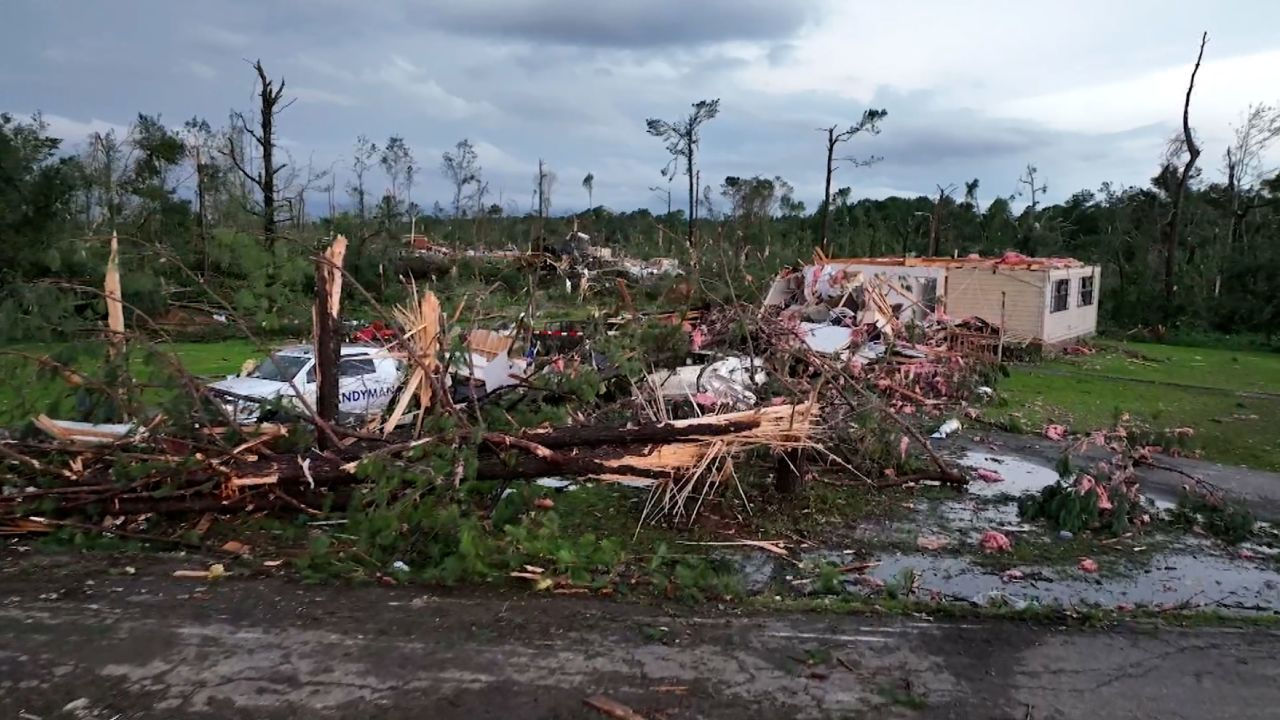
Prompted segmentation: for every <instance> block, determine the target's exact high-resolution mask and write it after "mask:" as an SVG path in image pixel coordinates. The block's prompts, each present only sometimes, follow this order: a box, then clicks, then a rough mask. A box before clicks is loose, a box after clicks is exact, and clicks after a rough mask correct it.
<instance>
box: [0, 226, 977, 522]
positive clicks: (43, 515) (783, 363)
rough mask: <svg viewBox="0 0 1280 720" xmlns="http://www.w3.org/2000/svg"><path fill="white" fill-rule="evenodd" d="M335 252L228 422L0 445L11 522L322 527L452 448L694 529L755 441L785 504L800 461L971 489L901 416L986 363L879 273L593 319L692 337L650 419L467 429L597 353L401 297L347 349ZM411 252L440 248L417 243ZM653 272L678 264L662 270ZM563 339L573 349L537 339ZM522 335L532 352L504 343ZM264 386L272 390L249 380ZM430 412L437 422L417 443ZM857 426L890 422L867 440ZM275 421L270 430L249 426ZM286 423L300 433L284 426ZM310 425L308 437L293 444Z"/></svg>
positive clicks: (596, 361) (212, 390) (643, 406)
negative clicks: (282, 513) (275, 518)
mask: <svg viewBox="0 0 1280 720" xmlns="http://www.w3.org/2000/svg"><path fill="white" fill-rule="evenodd" d="M577 235H578V236H574V237H571V238H570V240H571V241H572V242H570V243H569V246H568V247H569V248H570V249H573V252H572V253H566V254H565V257H564V258H561V260H567V261H571V262H590V263H601V262H615V263H621V265H622V266H623V267H625V266H626V263H627V262H628V260H627V259H626V258H621V259H619V258H614V257H612V256H611V255H609V254H608V253H599V252H594V253H593V252H587V251H586V250H582V248H580V247H578V246H580V245H583V244H584V243H587V245H586V247H587V249H588V250H589V248H590V247H591V246H590V245H589V240H590V239H589V238H588V237H585V235H584V234H582V233H578V234H577ZM579 236H581V237H579ZM344 244H345V240H344V239H342V238H339V239H338V241H336V242H335V243H334V245H333V246H332V247H331V248H330V249H329V250H328V251H326V252H325V253H324V254H322V255H321V256H320V257H319V258H318V259H317V265H316V271H317V292H316V305H315V313H314V315H313V318H314V327H315V336H314V339H313V344H312V345H311V346H294V347H291V348H285V349H282V350H279V351H277V352H274V353H272V354H271V355H269V356H268V357H267V358H266V359H265V360H264V361H262V362H261V363H259V364H258V365H257V367H256V368H254V369H252V370H249V371H247V372H245V373H242V376H241V377H240V378H232V379H228V380H225V381H219V382H215V383H212V384H211V385H210V386H208V387H206V388H204V389H203V390H199V389H196V392H197V393H200V392H205V393H209V394H211V395H212V396H213V397H214V398H215V399H219V403H218V407H219V409H220V412H221V413H222V414H223V417H224V418H226V420H227V423H226V424H222V425H219V424H217V423H214V424H210V423H208V422H207V421H204V422H200V423H185V424H184V421H183V420H182V419H180V418H173V419H165V418H162V417H161V416H158V415H156V416H150V417H149V418H143V417H135V418H129V422H124V423H112V424H107V425H101V424H86V423H73V422H69V421H57V420H52V419H50V418H47V417H41V418H37V420H36V423H35V425H36V427H37V428H39V429H40V430H41V431H43V432H44V433H45V435H46V436H47V438H46V439H42V440H39V441H35V440H32V439H30V438H26V439H21V440H7V441H4V442H3V443H2V444H0V448H2V449H3V456H4V461H6V462H7V463H8V467H12V468H16V470H17V473H16V475H14V476H13V477H16V478H18V480H19V482H18V483H13V482H10V483H7V484H6V490H5V492H6V494H4V495H2V496H0V522H2V523H3V526H4V527H5V528H7V530H8V531H11V532H26V531H35V530H48V529H51V528H54V527H58V526H59V525H58V523H65V522H73V520H70V519H69V518H75V517H79V516H81V515H88V516H90V517H93V518H95V519H97V520H101V519H104V518H106V517H112V518H120V517H125V516H140V515H144V514H167V513H204V512H238V511H245V510H250V509H252V510H255V511H270V510H289V511H299V512H304V513H317V512H320V510H319V509H320V508H325V509H330V510H332V509H338V508H342V507H344V506H345V505H347V504H348V503H350V502H351V501H352V499H353V498H354V497H356V496H357V493H358V490H359V489H360V488H361V487H363V486H366V485H367V484H368V482H369V478H368V477H366V476H365V475H364V474H363V473H362V470H361V468H362V466H365V465H366V463H383V462H390V463H397V464H403V465H406V466H412V465H413V464H414V463H415V462H418V461H419V459H420V458H421V455H422V453H423V452H426V451H431V450H432V449H433V448H453V449H469V451H470V452H473V453H474V456H473V462H470V463H469V464H468V463H464V462H463V459H462V458H463V457H464V456H463V455H460V454H459V455H456V460H455V462H456V464H455V466H454V468H453V470H452V472H451V481H452V483H453V484H454V485H457V484H458V483H460V482H462V481H464V480H466V479H471V478H475V479H485V480H492V481H499V482H503V483H506V482H514V481H521V480H535V479H538V478H545V477H549V476H573V477H581V478H589V479H594V480H595V481H599V482H626V483H628V484H631V485H638V486H642V487H647V488H648V489H649V491H650V494H649V498H648V500H647V502H646V503H645V506H644V509H643V512H642V515H641V521H642V522H643V521H646V520H655V519H659V518H664V519H672V520H678V519H683V518H687V517H692V516H693V515H696V514H697V512H698V510H699V508H700V507H701V506H702V505H703V503H704V502H706V501H707V499H708V498H712V497H715V496H716V494H717V493H719V492H722V490H723V489H724V488H737V490H738V492H739V494H741V495H742V498H743V500H744V501H746V495H745V493H743V492H742V489H741V487H740V486H739V484H738V468H736V467H735V459H736V458H742V457H743V456H744V455H746V454H747V453H748V451H750V450H752V449H755V448H767V449H769V450H771V451H772V453H771V455H772V458H773V462H772V465H773V469H772V472H773V474H774V478H775V487H776V488H777V489H778V490H779V491H782V492H794V491H795V490H796V489H797V488H798V487H800V486H801V484H802V482H803V480H804V479H805V478H806V477H807V476H808V475H809V473H810V471H811V470H810V468H811V467H813V465H812V464H813V463H816V464H818V465H820V466H823V467H828V468H832V469H834V470H838V471H841V472H843V471H852V472H854V473H856V474H859V475H862V476H863V477H864V479H868V480H869V481H870V482H871V483H872V484H873V485H875V486H877V487H884V486H889V485H899V484H905V483H908V482H919V481H922V480H932V481H936V482H942V483H947V484H951V485H957V486H959V485H963V484H965V482H966V481H967V478H966V477H965V476H963V475H962V474H960V473H959V472H957V471H956V470H954V469H953V468H952V467H950V465H949V464H948V463H947V462H946V461H945V460H944V459H943V458H941V457H940V456H939V455H938V454H937V453H936V452H935V451H934V450H933V449H932V448H931V447H930V446H929V442H928V440H927V439H925V438H924V437H923V436H922V435H921V434H920V432H919V430H918V429H916V428H915V427H914V426H913V424H912V422H910V420H909V419H908V418H911V417H912V416H919V415H926V414H928V415H934V414H940V413H941V412H943V411H944V410H945V411H947V412H948V413H958V412H963V411H964V410H965V404H966V403H967V402H968V400H969V398H970V396H971V395H973V393H974V392H975V388H979V387H981V386H982V385H983V381H984V380H985V378H983V377H982V369H983V367H984V363H985V362H987V361H989V360H990V358H986V357H973V356H970V355H967V354H965V353H962V352H957V351H956V349H955V348H954V347H952V345H951V343H952V341H953V337H954V336H953V335H952V333H953V332H954V330H955V329H956V328H957V327H968V326H962V325H960V324H958V323H955V322H952V321H949V320H948V319H947V318H946V317H945V316H944V315H942V314H941V313H938V312H934V313H932V314H930V315H927V316H922V315H919V314H914V315H911V317H909V318H907V319H905V320H904V317H905V315H904V309H903V308H904V306H910V307H914V308H918V307H920V306H922V305H924V303H922V301H921V300H920V299H919V298H913V297H910V296H908V295H907V294H906V293H905V292H904V291H905V290H906V288H903V287H901V286H900V285H899V284H897V283H896V282H894V281H892V280H888V279H885V278H881V277H878V276H876V275H874V274H868V273H866V272H864V271H861V270H856V271H849V270H848V269H847V268H841V267H837V266H836V265H834V264H832V263H826V264H822V263H816V264H815V265H814V266H811V267H808V268H805V269H804V270H803V271H800V272H794V273H784V274H783V275H781V276H779V278H778V279H777V281H775V283H774V286H773V287H772V288H771V289H770V292H769V294H768V296H767V297H766V300H765V302H764V308H763V309H756V308H750V307H746V306H741V305H723V306H718V307H714V308H708V309H706V310H705V311H698V310H685V311H680V312H668V313H650V314H647V315H646V314H641V313H634V312H631V313H626V314H623V315H620V316H618V317H616V318H612V319H610V320H608V321H606V322H605V323H604V326H605V328H607V329H606V330H605V332H606V333H618V332H622V331H624V330H626V329H627V328H629V327H633V326H634V325H635V324H637V323H655V324H666V325H668V326H671V327H672V328H679V329H681V330H683V331H684V332H685V333H686V334H687V338H688V355H687V356H686V357H696V358H698V359H699V360H701V362H697V363H692V364H686V365H674V366H668V367H652V366H651V367H650V368H647V372H646V373H645V374H643V375H641V376H634V377H631V378H629V379H630V380H631V382H633V383H634V384H635V387H636V388H637V392H636V393H635V396H634V397H628V396H626V395H625V394H624V395H622V396H621V399H620V400H618V401H616V402H620V403H628V402H630V403H634V404H633V405H632V406H631V407H630V408H625V406H623V409H626V410H629V411H630V413H631V415H632V417H635V416H636V413H637V412H643V413H645V414H647V415H648V417H649V418H650V420H648V421H642V420H633V421H630V422H622V423H618V422H616V421H614V422H602V421H600V420H598V419H594V420H593V419H592V416H591V415H589V414H587V413H583V412H577V413H573V414H569V415H568V417H569V419H570V420H572V421H573V422H571V423H570V424H566V425H561V426H557V427H552V428H546V427H541V428H532V427H523V428H521V427H519V426H518V425H517V427H516V428H515V429H508V430H507V431H506V432H498V431H494V430H491V429H485V428H486V424H485V423H484V422H482V421H481V422H477V420H478V419H480V418H481V416H482V411H485V410H496V411H498V412H500V413H509V412H510V411H511V410H512V408H513V407H514V406H515V405H516V404H518V403H519V402H520V401H521V400H523V399H526V398H530V397H541V398H543V399H545V400H547V401H548V402H551V403H554V402H563V398H567V397H570V395H566V394H565V393H564V392H563V391H561V390H557V389H556V386H557V384H559V383H561V382H563V381H565V380H569V379H572V376H573V374H574V373H575V372H577V369H578V368H592V369H595V370H599V369H600V368H601V367H603V365H604V363H606V362H607V360H606V359H602V357H601V356H600V355H599V354H598V353H597V352H596V350H595V349H594V347H593V343H592V342H591V339H590V338H588V337H586V336H585V334H584V333H583V332H582V331H581V330H578V329H576V328H568V329H562V330H542V331H540V330H538V329H535V327H534V324H535V318H534V317H528V316H525V317H522V320H521V321H520V322H519V323H517V325H516V326H506V327H503V328H501V329H490V328H484V327H474V328H471V329H470V330H468V331H466V332H463V331H462V330H461V329H459V328H457V327H454V326H453V324H452V323H451V322H450V321H449V320H448V318H446V316H445V315H444V313H443V312H442V311H441V306H440V301H439V299H438V298H437V297H436V296H435V294H434V293H433V292H431V291H421V292H420V291H419V290H418V288H417V287H414V286H411V287H410V288H409V294H410V299H409V301H408V302H406V303H405V304H403V305H401V306H399V307H396V308H393V309H392V311H391V312H389V313H388V312H383V313H382V314H383V317H381V318H379V319H378V320H376V321H375V322H377V323H384V324H382V325H370V326H369V327H370V328H374V329H375V332H374V333H373V334H372V335H371V336H370V337H369V339H370V340H371V341H372V342H369V343H364V344H349V345H342V344H340V340H339V336H338V332H337V330H338V328H339V327H341V326H340V317H341V315H340V306H339V303H340V299H341V296H340V293H341V286H342V279H343V276H344V273H343V271H342V246H343V245H344ZM414 247H415V248H416V250H415V251H418V252H443V250H442V249H440V248H436V247H435V246H432V245H430V244H429V243H427V242H426V241H422V242H419V241H418V239H417V238H415V239H414ZM579 250H582V251H581V252H579ZM526 255H527V254H522V255H521V256H522V257H525V256H526ZM584 258H585V259H584ZM517 261H519V260H517ZM521 262H522V261H521ZM646 267H648V268H650V269H651V270H653V271H654V272H678V271H679V269H678V265H677V264H675V263H674V262H670V263H668V262H666V261H664V260H662V259H658V260H657V261H654V262H651V263H649V264H647V265H646ZM644 272H649V271H647V270H646V271H644ZM454 320H456V315H455V317H454ZM972 327H981V326H980V325H974V326H972ZM562 336H563V337H567V338H571V339H572V340H573V342H570V343H559V342H551V341H552V340H553V339H556V338H559V337H562ZM526 340H527V347H525V346H517V343H518V342H525V341H526ZM521 347H525V349H524V350H521V349H520V348H521ZM360 369H363V371H361V372H357V370H360ZM326 377H327V378H329V383H331V385H330V386H329V392H328V393H326V392H325V389H323V386H324V385H325V384H326V383H325V378H326ZM266 383H269V384H271V388H269V390H270V391H269V392H268V391H267V390H264V388H263V387H259V385H263V384H266ZM251 386H252V387H251ZM504 389H506V390H513V391H514V392H512V393H504V394H503V395H504V396H506V395H511V396H513V398H514V402H506V403H502V404H495V405H494V406H485V405H484V403H485V401H486V400H487V399H489V398H490V397H492V396H495V395H497V393H496V391H498V390H504ZM591 396H592V397H596V396H597V394H596V390H592V392H591ZM335 397H336V407H334V405H335V402H334V400H335ZM279 401H284V403H283V404H284V405H285V406H287V407H288V409H289V410H290V413H289V414H287V415H276V416H269V415H264V414H263V410H264V409H265V408H267V407H272V406H274V407H276V408H277V409H278V408H279V405H280V403H279ZM673 403H684V404H685V407H684V409H683V410H682V411H681V412H682V413H684V414H686V415H687V414H688V413H690V412H692V413H693V414H694V415H695V416H693V417H684V418H682V419H673V418H674V417H675V415H674V414H673V412H672V410H671V405H672V404H673ZM325 406H329V410H328V411H324V410H322V409H321V408H323V407H325ZM473 412H474V413H475V418H474V419H473V417H472V413H473ZM704 413H706V414H704ZM429 416H437V417H447V418H449V422H448V423H445V424H444V425H441V424H440V423H436V424H434V425H433V426H432V427H431V428H430V429H429V428H428V425H427V424H426V423H425V420H426V419H427V418H428V417H429ZM614 417H616V415H615V416H614ZM868 417H881V418H884V419H886V420H887V423H885V424H883V426H882V427H878V428H877V427H874V423H872V422H870V421H869V420H868ZM508 418H510V416H509V415H508ZM268 419H278V420H280V421H281V422H280V423H275V424H269V423H265V422H263V421H265V420H268ZM298 419H301V420H302V421H303V424H300V425H294V426H291V425H289V424H288V421H290V420H298ZM352 420H354V422H352ZM241 423H244V424H241ZM312 427H313V428H314V431H315V437H316V438H317V440H318V443H311V442H310V441H308V440H306V439H305V438H306V435H307V432H309V431H310V428H312ZM442 427H447V428H448V429H447V430H442V429H441V428H442ZM886 429H887V430H888V433H889V434H891V437H889V438H888V442H890V443H891V444H892V446H893V448H894V450H893V451H892V453H891V454H890V455H888V456H878V455H875V454H874V453H872V452H870V450H869V447H868V446H869V444H871V443H873V442H879V440H877V439H875V438H873V436H872V433H879V434H880V435H881V436H883V435H885V434H886V433H885V430H886ZM850 433H854V434H853V435H851V434H850ZM49 439H51V440H52V441H53V443H52V444H50V443H49V442H48V440H49ZM909 445H915V446H917V447H918V448H919V450H920V451H921V452H922V453H923V454H924V455H925V456H926V458H927V461H928V462H929V463H931V464H932V465H933V466H934V471H933V472H927V471H926V472H916V471H912V472H909V473H899V474H893V473H891V472H890V473H886V474H884V475H883V476H882V475H881V472H880V471H881V470H883V469H884V466H883V465H881V466H880V467H872V465H874V464H875V463H877V462H881V461H882V460H883V459H884V458H885V457H897V458H898V460H895V461H893V462H894V464H896V463H897V462H900V461H903V460H905V459H906V456H907V447H908V446H909ZM858 455H861V456H862V457H857V456H858ZM140 461H141V462H145V463H147V464H149V465H148V467H147V469H146V470H137V471H135V472H133V473H131V474H130V476H129V477H130V479H129V480H128V481H127V482H121V481H119V480H117V477H118V475H119V470H120V468H122V467H124V466H125V465H133V466H137V465H138V463H139V462H140ZM152 465H153V467H152ZM860 468H861V470H860ZM863 471H866V472H865V473H864V472H863ZM866 473H874V474H875V475H876V477H875V478H874V479H871V478H869V477H868V476H867V474H866ZM437 482H448V480H446V479H444V478H440V477H437ZM406 491H407V489H406ZM117 525H119V521H118V520H117V521H116V522H115V525H112V527H115V526H117Z"/></svg>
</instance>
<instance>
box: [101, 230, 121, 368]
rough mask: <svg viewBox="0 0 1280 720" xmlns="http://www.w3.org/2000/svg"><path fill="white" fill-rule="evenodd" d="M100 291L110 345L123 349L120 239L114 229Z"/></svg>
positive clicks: (116, 348) (118, 349) (117, 349)
mask: <svg viewBox="0 0 1280 720" xmlns="http://www.w3.org/2000/svg"><path fill="white" fill-rule="evenodd" d="M102 291H103V292H102V294H103V297H105V298H106V301H107V330H108V331H109V336H110V339H111V346H112V347H113V348H115V350H116V351H120V350H123V349H124V297H123V294H122V292H121V290H120V240H119V238H117V237H116V233H115V231H114V230H113V231H111V255H110V256H108V257H107V275H106V278H104V280H103V283H102Z"/></svg>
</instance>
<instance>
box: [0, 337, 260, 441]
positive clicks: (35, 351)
mask: <svg viewBox="0 0 1280 720" xmlns="http://www.w3.org/2000/svg"><path fill="white" fill-rule="evenodd" d="M281 344H284V343H281ZM67 347H68V346H67V345H64V344H58V343H50V344H43V345H35V344H21V345H10V346H5V347H0V377H3V378H4V382H3V383H0V427H3V426H9V425H12V424H15V423H20V422H22V421H24V420H26V419H27V418H28V417H30V416H31V415H33V414H36V413H39V412H42V411H44V409H45V408H47V407H49V406H50V405H51V403H53V402H54V401H55V400H56V399H57V398H59V397H64V396H67V395H69V394H70V392H71V388H70V387H69V386H68V385H67V384H66V383H65V382H63V381H62V380H60V379H57V378H48V377H41V376H40V374H39V373H38V372H37V365H36V363H35V362H34V361H32V360H31V359H29V358H27V357H23V356H22V355H21V354H26V355H34V356H44V355H52V354H55V353H58V352H59V351H61V350H65V349H66V348H67ZM99 347H102V346H99ZM159 347H160V348H161V349H162V350H166V351H169V352H172V353H173V354H174V355H175V356H177V358H178V360H179V361H180V362H181V363H182V365H183V367H184V368H186V370H187V372H189V373H191V374H192V375H196V376H200V377H217V376H220V375H227V374H231V373H236V372H239V370H240V365H241V363H243V362H244V361H245V360H246V359H247V358H251V357H258V356H260V355H261V353H260V352H259V351H258V349H257V348H256V347H255V346H254V344H253V343H251V342H249V341H247V340H223V341H219V342H180V343H162V344H160V345H159ZM100 357H101V354H100V353H99V352H98V351H97V350H94V349H92V348H90V349H89V350H88V351H86V352H85V353H84V354H82V355H81V356H80V358H79V360H78V361H77V362H75V363H74V368H75V369H76V370H79V371H82V372H84V373H85V374H86V375H88V376H90V377H92V376H93V375H94V367H93V366H94V365H95V363H96V362H97V360H96V359H95V358H100ZM137 376H138V377H139V378H141V379H144V380H145V377H146V372H145V369H144V368H142V367H141V366H140V364H139V367H138V372H137Z"/></svg>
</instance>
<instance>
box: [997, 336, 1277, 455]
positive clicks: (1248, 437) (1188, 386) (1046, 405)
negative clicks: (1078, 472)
mask: <svg viewBox="0 0 1280 720" xmlns="http://www.w3.org/2000/svg"><path fill="white" fill-rule="evenodd" d="M1100 348H1101V349H1100V350H1099V352H1098V354H1096V355H1090V356H1083V357H1067V358H1062V359H1057V360H1052V361H1049V362H1045V363H1042V364H1039V365H1025V366H1017V367H1015V368H1014V369H1013V375H1012V377H1010V378H1009V379H1007V380H1006V381H1004V383H1003V384H1002V385H1001V386H1000V395H1001V397H1002V402H1003V404H1001V405H999V406H997V407H994V408H992V409H991V410H989V411H988V413H987V415H988V417H989V418H990V419H992V420H996V421H999V422H1005V423H1009V424H1010V425H1013V426H1021V427H1023V428H1025V429H1026V430H1028V431H1030V432H1036V431H1038V430H1039V429H1040V428H1041V427H1043V425H1044V424H1046V423H1049V422H1057V423H1062V424H1064V425H1067V426H1068V427H1070V428H1071V429H1072V430H1073V431H1086V430H1092V429H1097V428H1102V427H1106V426H1108V425H1111V424H1112V423H1113V422H1114V420H1115V418H1116V416H1117V415H1118V414H1119V413H1120V412H1128V413H1129V414H1130V415H1132V416H1133V417H1135V418H1137V419H1139V420H1142V421H1145V422H1147V423H1149V424H1151V425H1152V426H1153V427H1154V428H1157V429H1162V428H1172V427H1191V428H1194V429H1195V431H1196V435H1195V438H1194V440H1193V444H1194V446H1195V447H1196V448H1198V449H1200V450H1201V451H1202V452H1203V454H1204V457H1205V458H1206V459H1209V460H1215V461H1218V462H1223V463H1232V464H1239V465H1247V466H1250V467H1256V468H1263V469H1267V470H1280V354H1275V353H1264V352H1241V351H1235V350H1216V349H1213V348H1192V347H1177V346H1170V345H1153V344H1148V343H1101V344H1100ZM1268 394H1270V396H1269V395H1268Z"/></svg>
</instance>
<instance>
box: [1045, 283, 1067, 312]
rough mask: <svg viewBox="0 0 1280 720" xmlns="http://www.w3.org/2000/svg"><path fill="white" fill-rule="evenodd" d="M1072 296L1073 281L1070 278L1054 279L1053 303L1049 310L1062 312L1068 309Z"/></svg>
mask: <svg viewBox="0 0 1280 720" xmlns="http://www.w3.org/2000/svg"><path fill="white" fill-rule="evenodd" d="M1070 298H1071V281H1070V280H1054V281H1053V305H1051V306H1050V308H1049V312H1062V311H1063V310H1066V309H1067V306H1068V304H1069V303H1070Z"/></svg>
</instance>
